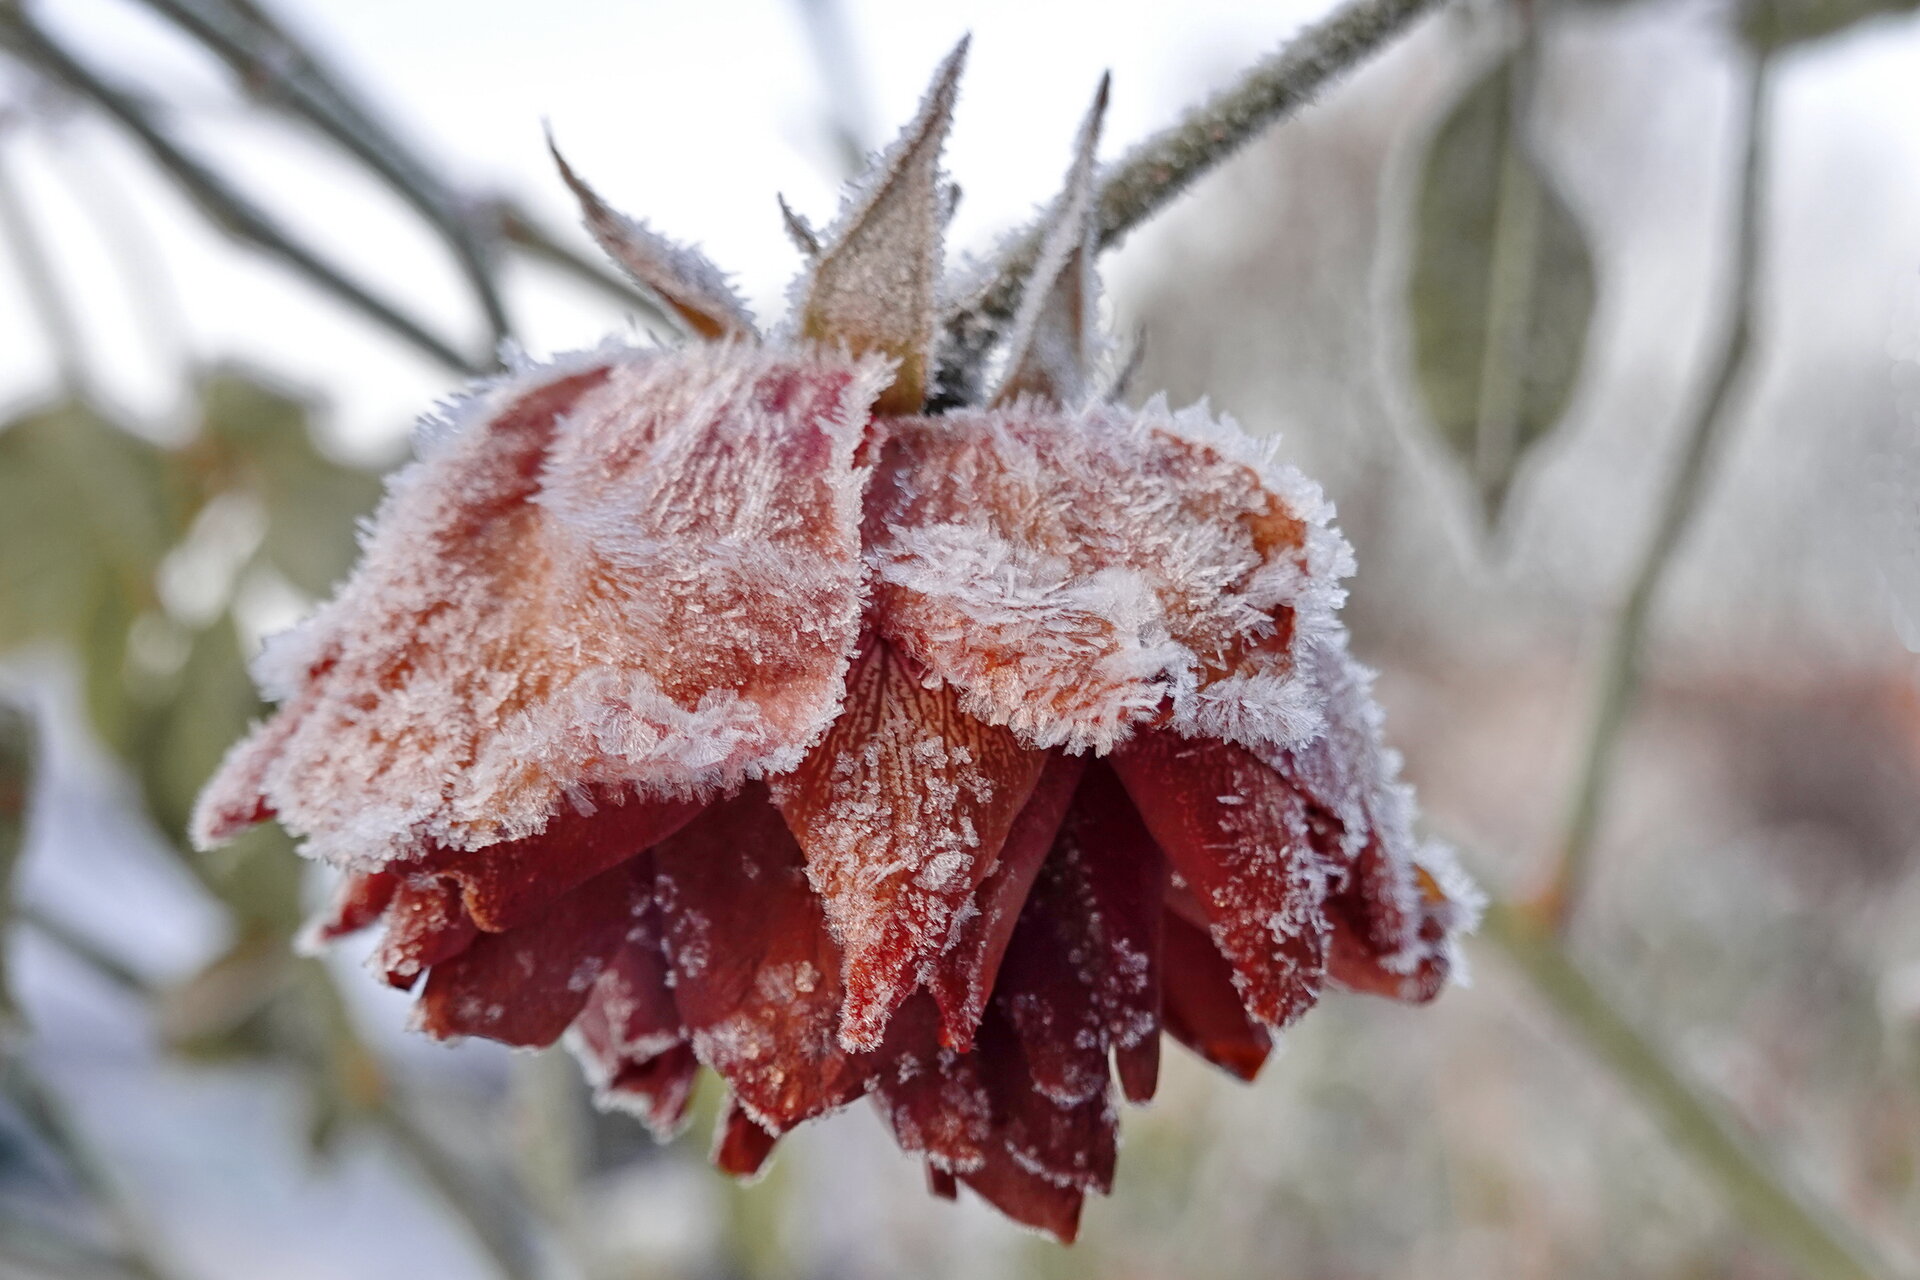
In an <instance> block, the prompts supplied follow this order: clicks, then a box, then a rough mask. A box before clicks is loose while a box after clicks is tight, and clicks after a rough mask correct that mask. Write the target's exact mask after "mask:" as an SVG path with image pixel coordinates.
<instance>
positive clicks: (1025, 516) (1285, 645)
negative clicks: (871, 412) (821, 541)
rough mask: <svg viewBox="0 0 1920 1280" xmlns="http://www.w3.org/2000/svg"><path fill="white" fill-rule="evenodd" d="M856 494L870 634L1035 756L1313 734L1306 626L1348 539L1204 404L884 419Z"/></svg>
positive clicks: (1282, 742) (1313, 499) (1339, 566)
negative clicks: (1157, 734)
mask: <svg viewBox="0 0 1920 1280" xmlns="http://www.w3.org/2000/svg"><path fill="white" fill-rule="evenodd" d="M885 426H886V432H887V434H886V438H885V442H884V445H883V447H882V449H881V450H880V453H879V459H880V460H879V466H878V469H877V472H876V475H875V479H874V483H873V484H872V486H871V487H870V488H869V491H868V498H867V522H866V541H867V560H868V563H869V564H871V565H872V567H873V570H874V601H875V604H876V605H877V606H878V610H879V612H878V616H879V618H880V626H881V630H882V634H883V635H884V636H885V638H886V639H888V640H889V641H891V642H893V643H895V644H896V645H898V646H899V647H901V648H902V649H904V650H905V651H906V652H908V653H910V654H912V655H913V656H914V657H915V658H917V659H918V660H920V661H921V662H923V663H925V664H926V666H927V669H928V670H929V671H931V672H932V673H933V674H934V675H936V676H938V677H940V678H941V679H944V680H946V681H948V682H950V683H952V684H954V685H955V686H957V687H958V688H959V689H961V690H962V691H963V693H964V695H965V696H964V698H963V700H962V706H963V707H964V708H965V709H966V710H967V711H969V712H970V713H972V714H974V715H976V716H978V717H980V718H981V719H983V720H987V721H989V722H990V723H994V724H1005V725H1009V726H1011V727H1012V728H1013V729H1014V730H1015V731H1017V732H1018V733H1019V734H1020V735H1021V737H1022V739H1023V740H1025V741H1028V742H1031V743H1033V744H1034V745H1037V746H1064V747H1066V748H1068V749H1069V750H1073V751H1076V752H1077V751H1082V750H1088V749H1092V750H1097V751H1107V750H1111V749H1112V748H1113V747H1114V746H1116V745H1117V744H1118V743H1119V742H1121V741H1122V740H1123V739H1125V738H1126V737H1127V736H1128V735H1129V734H1130V733H1131V732H1132V731H1133V730H1134V728H1135V727H1136V726H1138V725H1141V724H1144V723H1148V722H1153V721H1157V720H1165V721H1166V722H1168V723H1170V724H1172V725H1173V726H1175V727H1177V728H1179V729H1180V730H1181V731H1182V732H1186V733H1193V734H1204V735H1206V736H1211V737H1221V738H1227V739H1231V740H1234V741H1240V742H1247V743H1255V742H1257V743H1263V744H1272V745H1276V746H1281V747H1284V746H1289V745H1292V744H1294V743H1297V742H1300V741H1304V740H1305V739H1306V738H1308V737H1310V736H1311V735H1312V734H1313V733H1314V732H1316V731H1317V730H1318V729H1319V727H1320V720H1319V713H1318V708H1317V706H1316V705H1315V702H1314V698H1313V690H1312V688H1311V686H1310V685H1309V684H1308V683H1307V682H1306V681H1304V680H1301V679H1299V678H1297V675H1296V672H1295V671H1294V647H1295V637H1296V635H1297V634H1299V633H1300V631H1301V630H1302V628H1301V627H1300V626H1299V625H1298V624H1299V619H1300V617H1302V616H1309V617H1311V618H1312V619H1313V620H1314V621H1315V624H1316V626H1317V625H1320V624H1322V623H1324V624H1325V625H1327V626H1332V625H1335V624H1334V623H1333V621H1332V616H1331V604H1332V601H1333V600H1334V599H1335V598H1336V593H1335V591H1334V588H1333V586H1332V583H1333V581H1334V579H1335V578H1336V577H1337V575H1338V573H1339V572H1340V571H1342V570H1343V569H1344V568H1345V567H1346V566H1345V548H1344V544H1343V543H1341V542H1340V540H1339V538H1338V535H1336V534H1334V533H1333V532H1332V531H1331V530H1330V529H1329V528H1327V527H1326V524H1325V521H1326V518H1327V514H1328V512H1327V508H1326V504H1325V502H1324V500H1323V499H1321V498H1320V496H1319V493H1318V491H1317V490H1316V489H1315V488H1314V487H1313V486H1312V485H1311V484H1309V483H1308V482H1307V481H1306V480H1304V479H1303V478H1302V477H1300V476H1299V475H1298V474H1297V473H1295V472H1292V471H1291V470H1289V469H1286V468H1280V467H1275V466H1272V465H1270V464H1266V463H1263V462H1261V461H1260V460H1258V459H1257V458H1255V457H1253V456H1252V450H1251V447H1250V446H1249V444H1248V442H1247V441H1246V439H1245V438H1244V437H1240V436H1238V433H1237V431H1236V429H1234V428H1232V427H1231V426H1230V425H1227V424H1215V423H1211V422H1208V421H1206V420H1205V418H1204V414H1199V415H1195V414H1182V415H1172V414H1168V413H1167V412H1166V411H1165V409H1164V407H1159V406H1150V407H1149V408H1148V409H1146V410H1139V411H1136V410H1131V409H1122V408H1120V407H1117V406H1094V407H1091V408H1088V409H1086V410H1084V411H1082V412H1075V413H1064V412H1061V411H1059V410H1057V409H1053V408H1050V407H1048V406H1047V405H1045V404H1044V403H1043V402H1040V401H1023V402H1020V403H1017V404H1014V405H1010V406H1006V407H1004V408H1001V409H995V410H968V409H960V410H956V411H954V412H951V413H947V414H943V415H940V416H938V417H925V418H910V419H889V420H887V421H886V423H885Z"/></svg>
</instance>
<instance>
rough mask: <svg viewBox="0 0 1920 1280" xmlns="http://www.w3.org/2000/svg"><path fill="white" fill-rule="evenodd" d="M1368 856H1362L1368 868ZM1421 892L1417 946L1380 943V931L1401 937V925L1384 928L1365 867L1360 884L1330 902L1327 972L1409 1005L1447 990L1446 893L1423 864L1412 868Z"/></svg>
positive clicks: (1353, 985) (1341, 981) (1393, 937)
mask: <svg viewBox="0 0 1920 1280" xmlns="http://www.w3.org/2000/svg"><path fill="white" fill-rule="evenodd" d="M1367 861H1368V857H1367V854H1366V853H1365V852H1363V853H1362V854H1361V856H1360V866H1361V867H1362V868H1364V867H1365V866H1366V864H1367ZM1414 872H1415V877H1416V882H1417V883H1418V885H1419V887H1420V892H1421V901H1420V906H1421V912H1420V919H1419V923H1418V925H1417V926H1416V927H1415V928H1414V930H1413V946H1412V947H1411V948H1408V947H1407V946H1405V945H1400V946H1398V947H1396V948H1395V949H1393V950H1387V949H1385V948H1383V947H1382V945H1381V942H1380V938H1381V937H1382V935H1384V936H1386V937H1387V938H1388V939H1390V940H1396V941H1397V939H1398V937H1399V935H1400V934H1401V932H1402V931H1401V930H1400V929H1398V928H1392V929H1388V928H1382V927H1381V926H1380V924H1379V921H1378V917H1377V916H1376V915H1374V914H1372V906H1373V903H1372V900H1371V899H1370V898H1369V896H1368V894H1367V893H1366V891H1365V886H1366V878H1365V875H1364V871H1363V872H1362V874H1361V876H1360V878H1359V882H1358V885H1357V886H1356V888H1355V889H1354V890H1352V891H1350V892H1348V893H1344V894H1341V895H1339V896H1338V897H1336V898H1334V899H1333V900H1332V901H1331V902H1330V903H1329V904H1328V914H1329V916H1330V917H1331V919H1332V921H1333V936H1332V942H1331V946H1330V947H1329V949H1328V952H1327V974H1328V976H1329V977H1331V978H1332V979H1333V980H1334V981H1335V982H1337V983H1339V984H1340V985H1341V986H1343V987H1346V988H1347V989H1348V990H1351V991H1364V992H1366V993H1368V994H1369V995H1377V996H1386V997H1387V998H1388V999H1391V1000H1403V1001H1405V1002H1407V1003H1409V1004H1423V1003H1425V1002H1426V1001H1428V1000H1431V999H1433V998H1434V997H1435V996H1437V995H1439V994H1440V993H1441V991H1443V990H1445V989H1446V985H1447V978H1448V976H1449V974H1450V973H1451V971H1452V967H1453V964H1452V960H1453V957H1452V953H1451V950H1450V948H1449V947H1448V945H1447V920H1448V914H1447V911H1448V908H1449V906H1450V904H1449V903H1448V901H1447V897H1446V894H1445V893H1443V892H1442V891H1441V889H1440V886H1439V885H1438V884H1437V883H1436V882H1435V881H1434V879H1433V877H1432V876H1431V875H1429V874H1428V873H1427V872H1426V871H1425V870H1424V869H1423V868H1418V867H1416V868H1415V869H1414Z"/></svg>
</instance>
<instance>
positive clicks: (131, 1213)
mask: <svg viewBox="0 0 1920 1280" xmlns="http://www.w3.org/2000/svg"><path fill="white" fill-rule="evenodd" d="M0 1094H3V1095H4V1096H6V1097H7V1098H9V1099H11V1100H12V1102H13V1104H14V1106H15V1107H16V1108H18V1110H19V1112H20V1114H21V1115H22V1116H23V1117H25V1119H26V1120H27V1122H28V1123H29V1124H30V1125H31V1126H32V1127H33V1130H34V1132H35V1133H37V1134H38V1135H39V1136H40V1138H41V1139H42V1140H43V1141H44V1142H46V1144H47V1145H48V1146H49V1147H51V1148H52V1149H53V1150H54V1151H56V1152H57V1153H59V1156H60V1158H61V1160H63V1161H65V1162H66V1165H67V1168H68V1171H69V1172H71V1173H72V1174H73V1176H74V1178H75V1179H76V1180H77V1181H78V1182H79V1183H80V1185H81V1186H83V1187H84V1188H85V1189H86V1192H87V1195H88V1196H89V1197H90V1198H91V1199H92V1201H93V1203H94V1205H95V1206H96V1207H98V1208H99V1210H100V1212H101V1213H102V1214H104V1215H105V1217H106V1219H107V1222H108V1223H109V1225H110V1226H111V1227H112V1229H113V1234H114V1237H115V1244H116V1246H117V1248H116V1250H115V1254H114V1261H115V1262H116V1263H117V1264H118V1265H119V1267H120V1268H121V1269H122V1270H123V1271H125V1272H127V1273H128V1274H129V1275H133V1276H137V1277H139V1280H169V1278H170V1277H171V1276H172V1275H173V1274H174V1273H173V1272H172V1271H171V1270H169V1268H168V1267H167V1266H166V1264H164V1263H163V1262H161V1261H160V1249H159V1247H158V1245H157V1244H156V1242H155V1241H154V1239H153V1236H152V1233H151V1232H150V1231H149V1230H148V1229H147V1225H146V1222H145V1221H144V1220H143V1219H142V1218H141V1216H140V1214H139V1213H138V1212H137V1211H136V1210H135V1209H134V1208H133V1206H132V1205H131V1204H130V1203H128V1201H127V1199H126V1197H125V1196H124V1195H122V1194H121V1192H120V1188H119V1187H118V1186H117V1185H116V1184H115V1183H114V1180H113V1178H112V1176H111V1175H109V1174H108V1172H107V1169H106V1166H105V1164H104V1163H103V1162H102V1161H101V1159H100V1158H99V1156H98V1155H97V1154H95V1152H94V1150H93V1147H92V1145H91V1144H90V1143H89V1142H88V1141H87V1139H86V1137H85V1135H83V1134H82V1133H81V1132H80V1130H79V1129H78V1128H77V1127H75V1125H74V1124H73V1122H72V1121H71V1120H70V1119H69V1118H68V1116H67V1112H66V1107H65V1106H64V1105H62V1103H61V1101H60V1099H59V1098H58V1097H56V1096H55V1095H54V1093H53V1091H52V1090H51V1089H48V1088H47V1086H46V1084H45V1083H44V1082H42V1081H41V1079H40V1077H39V1076H38V1075H37V1074H36V1073H35V1072H34V1071H33V1069H32V1068H31V1067H30V1066H28V1065H27V1062H26V1060H25V1059H24V1058H22V1057H21V1056H20V1054H19V1053H17V1052H14V1053H10V1054H8V1055H6V1057H5V1058H4V1059H0Z"/></svg>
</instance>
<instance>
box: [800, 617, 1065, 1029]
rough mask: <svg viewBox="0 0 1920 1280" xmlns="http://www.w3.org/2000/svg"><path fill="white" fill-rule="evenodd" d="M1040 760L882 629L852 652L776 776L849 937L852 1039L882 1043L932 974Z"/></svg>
mask: <svg viewBox="0 0 1920 1280" xmlns="http://www.w3.org/2000/svg"><path fill="white" fill-rule="evenodd" d="M1046 760H1047V756H1046V753H1044V752H1040V751H1030V750H1027V749H1026V748H1024V747H1022V746H1021V745H1020V744H1019V742H1018V741H1016V740H1015V738H1014V736H1013V734H1012V733H1011V732H1009V731H1008V730H1006V729H1003V728H994V727H991V726H989V725H985V724H982V723H981V722H980V721H978V720H975V719H974V718H973V717H971V716H969V715H967V714H965V713H964V712H962V711H961V710H960V708H959V704H958V695H957V694H956V693H955V692H954V691H953V690H952V689H951V688H949V687H948V686H945V685H935V686H934V687H932V688H929V687H927V684H926V682H925V680H924V678H923V677H922V676H921V675H920V673H919V672H918V671H917V670H916V669H915V668H914V666H913V664H912V663H911V662H909V661H908V660H906V659H904V658H902V657H900V656H899V655H897V654H895V653H894V652H893V650H892V648H891V647H890V646H888V645H887V644H886V643H885V642H884V641H880V640H877V639H876V640H873V641H871V642H870V643H869V644H868V645H867V646H866V648H865V650H864V651H863V652H862V653H861V654H860V656H859V657H858V658H856V659H855V661H854V665H853V669H852V671H851V672H849V674H848V679H847V699H846V706H845V709H844V710H843V711H842V713H841V715H840V718H839V719H838V720H836V721H835V722H834V725H833V728H832V729H830V730H829V731H828V733H827V736H826V738H825V740H824V741H822V742H821V744H820V745H819V746H818V747H817V748H815V749H814V751H813V752H812V753H811V754H810V755H809V756H808V757H807V759H806V761H805V763H803V764H802V765H801V766H800V767H799V768H798V769H797V770H795V771H794V772H793V773H791V774H789V775H787V776H785V777H781V778H777V779H775V780H773V782H772V784H771V785H772V788H773V794H774V798H775V800H776V801H777V802H778V803H779V805H780V810H781V812H782V813H783V814H785V815H786V819H787V824H788V826H789V827H791V828H792V830H793V834H794V836H795V837H796V838H797V839H798V840H799V842H800V847H801V848H802V849H804V850H805V851H806V859H807V874H808V875H809V876H810V877H811V879H812V881H813V884H814V887H815V888H816V889H818V890H819V892H820V896H821V897H822V898H823V899H824V900H825V902H826V909H827V919H828V920H829V921H830V922H831V923H832V925H833V929H834V933H835V935H836V936H837V937H838V938H839V939H840V941H841V944H842V946H843V947H844V948H845V949H846V969H845V975H846V991H847V999H846V1011H845V1015H844V1018H843V1021H842V1023H841V1032H840V1034H841V1039H842V1040H843V1042H845V1043H846V1044H847V1045H848V1046H850V1047H852V1048H857V1049H870V1048H873V1047H875V1046H876V1045H878V1044H879V1043H880V1039H881V1035H882V1033H883V1032H884V1030H885V1028H886V1023H887V1019H888V1017H889V1016H890V1015H891V1014H892V1013H893V1011H894V1010H895V1009H896V1008H898V1007H899V1005H900V1002H901V1001H903V1000H905V999H906V997H907V995H908V993H909V992H911V991H912V990H913V989H914V987H915V986H916V985H917V984H918V983H919V982H920V980H921V977H922V975H923V974H930V971H931V967H932V965H933V964H934V962H935V961H936V960H937V959H938V957H939V956H940V954H941V953H942V952H943V951H944V950H946V947H947V944H948V942H949V940H950V938H951V936H952V933H953V928H954V917H955V915H956V913H957V912H958V911H959V910H960V909H961V908H962V907H963V906H965V905H966V904H967V902H968V900H969V899H970V898H971V897H972V895H973V892H974V890H975V889H976V888H977V887H978V886H979V884H980V882H981V881H982V880H984V879H985V878H986V876H987V874H988V872H990V871H991V870H992V868H993V863H994V860H995V859H996V858H997V857H998V856H999V853H1000V849H1001V846H1002V845H1003V844H1004V843H1005V842H1006V838H1007V833H1008V831H1009V830H1010V829H1011V828H1012V826H1013V822H1014V819H1015V817H1016V816H1018V814H1019V813H1020V810H1021V808H1022V806H1024V805H1025V804H1026V802H1027V798H1028V797H1029V796H1030V795H1031V794H1032V793H1033V789H1034V784H1035V783H1036V782H1038V781H1039V778H1040V772H1041V770H1042V768H1043V767H1044V766H1045V764H1046Z"/></svg>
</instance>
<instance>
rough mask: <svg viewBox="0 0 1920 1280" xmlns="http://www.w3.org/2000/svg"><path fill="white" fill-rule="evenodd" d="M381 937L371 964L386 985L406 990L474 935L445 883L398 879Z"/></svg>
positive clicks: (462, 948) (455, 893)
mask: <svg viewBox="0 0 1920 1280" xmlns="http://www.w3.org/2000/svg"><path fill="white" fill-rule="evenodd" d="M385 920H386V926H387V932H386V936H385V937H384V938H382V939H381V941H380V947H379V950H377V951H376V952H375V953H374V963H375V964H376V965H378V966H379V968H380V970H381V972H382V973H384V974H386V977H387V983H388V985H390V986H395V987H398V988H400V989H401V990H402V991H408V990H411V989H412V988H413V984H414V983H416V982H418V981H419V980H420V975H421V974H423V973H425V972H426V971H427V970H428V969H430V968H432V967H433V966H434V965H437V964H442V963H444V962H446V961H448V960H451V959H452V958H453V957H455V956H457V955H459V954H460V953H461V952H462V951H465V950H466V949H467V948H468V946H470V945H471V944H472V943H473V940H474V939H475V938H476V937H478V936H479V933H480V931H479V930H478V929H476V928H475V927H474V924H473V921H472V920H470V919H468V917H467V913H466V910H465V909H464V908H462V907H461V905H460V891H459V890H458V889H456V888H455V887H454V886H453V885H451V884H449V883H447V882H446V881H445V880H439V879H429V878H422V879H417V880H402V881H401V882H400V883H399V884H398V885H396V886H395V887H394V891H393V897H392V899H391V900H390V901H389V902H388V903H387V911H386V916H385Z"/></svg>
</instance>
